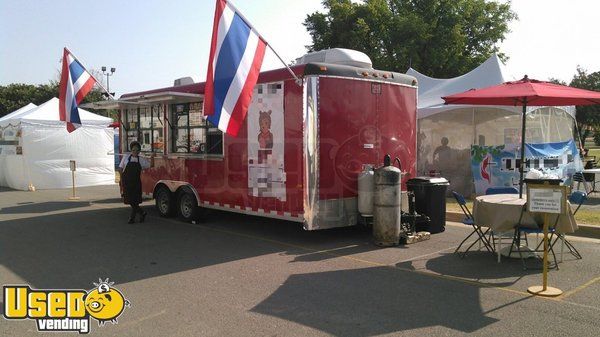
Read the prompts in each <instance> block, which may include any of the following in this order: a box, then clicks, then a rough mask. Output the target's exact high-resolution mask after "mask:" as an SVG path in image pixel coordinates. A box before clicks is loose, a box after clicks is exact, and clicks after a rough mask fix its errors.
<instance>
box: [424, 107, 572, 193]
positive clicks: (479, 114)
mask: <svg viewBox="0 0 600 337" xmlns="http://www.w3.org/2000/svg"><path fill="white" fill-rule="evenodd" d="M521 116H522V115H519V114H515V113H514V112H513V111H511V110H505V109H504V108H502V107H495V108H494V107H473V106H468V107H463V108H457V109H454V110H448V111H445V112H444V113H439V114H434V115H429V116H427V117H424V118H421V119H419V120H418V131H419V133H418V135H419V136H418V138H417V146H418V155H417V158H418V159H417V173H418V174H419V175H428V174H429V173H430V172H431V171H436V172H437V173H439V174H440V175H441V176H443V177H445V178H446V179H448V180H449V181H450V186H449V188H448V190H449V191H451V190H454V191H457V192H459V193H461V194H463V195H471V194H472V193H473V191H474V186H473V176H472V173H471V144H478V145H487V146H493V145H502V144H508V143H514V144H519V143H520V137H521ZM573 134H574V118H573V117H572V116H571V115H570V114H569V113H568V112H566V111H565V110H564V109H562V108H558V107H540V108H537V109H534V110H532V111H531V112H530V113H528V114H527V133H526V137H525V139H526V141H527V142H528V143H547V142H561V141H567V140H570V139H572V138H573ZM443 137H446V138H448V146H449V147H450V149H451V150H450V151H449V158H443V160H439V158H437V156H436V157H435V158H434V152H435V149H436V148H437V147H438V146H440V145H441V140H442V138H443Z"/></svg>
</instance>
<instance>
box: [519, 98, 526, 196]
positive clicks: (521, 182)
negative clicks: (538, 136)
mask: <svg viewBox="0 0 600 337" xmlns="http://www.w3.org/2000/svg"><path fill="white" fill-rule="evenodd" d="M526 111H527V98H526V97H525V98H523V121H522V122H521V163H520V164H519V199H523V174H524V171H525V113H526Z"/></svg>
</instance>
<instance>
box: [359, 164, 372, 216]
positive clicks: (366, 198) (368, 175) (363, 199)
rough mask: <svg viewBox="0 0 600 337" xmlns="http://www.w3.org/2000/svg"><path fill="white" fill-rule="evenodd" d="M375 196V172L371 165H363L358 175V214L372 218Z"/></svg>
mask: <svg viewBox="0 0 600 337" xmlns="http://www.w3.org/2000/svg"><path fill="white" fill-rule="evenodd" d="M374 194H375V172H374V171H373V165H370V164H365V165H363V170H362V172H360V173H359V174H358V212H359V213H360V215H362V216H364V217H372V216H373V196H374Z"/></svg>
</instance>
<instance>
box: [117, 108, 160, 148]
mask: <svg viewBox="0 0 600 337" xmlns="http://www.w3.org/2000/svg"><path fill="white" fill-rule="evenodd" d="M125 121H126V122H125V124H124V125H123V128H124V129H125V135H126V139H125V141H126V144H125V147H126V150H127V151H129V144H131V142H133V141H134V140H137V141H138V142H140V144H141V145H142V152H162V151H163V147H164V139H163V106H162V105H161V104H155V105H149V106H142V107H136V108H130V109H127V110H125Z"/></svg>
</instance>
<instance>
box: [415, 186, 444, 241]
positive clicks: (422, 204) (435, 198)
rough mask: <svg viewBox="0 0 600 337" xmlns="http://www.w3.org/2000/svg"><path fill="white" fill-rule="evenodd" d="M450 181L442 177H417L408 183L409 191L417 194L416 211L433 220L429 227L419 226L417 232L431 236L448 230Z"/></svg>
mask: <svg viewBox="0 0 600 337" xmlns="http://www.w3.org/2000/svg"><path fill="white" fill-rule="evenodd" d="M448 185H450V184H449V183H448V180H446V178H441V177H417V178H413V179H410V180H408V181H407V182H406V187H407V189H408V190H409V191H412V192H413V193H414V194H415V210H416V211H417V213H419V214H424V215H427V216H428V217H429V219H431V221H430V222H429V225H418V226H417V231H419V232H420V231H427V232H430V233H431V234H435V233H441V232H443V231H444V230H446V189H447V188H448Z"/></svg>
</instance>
